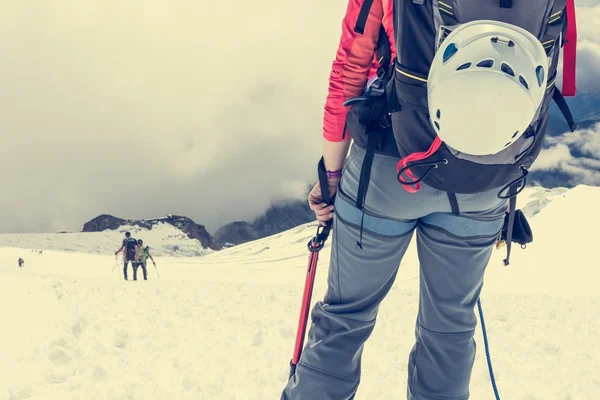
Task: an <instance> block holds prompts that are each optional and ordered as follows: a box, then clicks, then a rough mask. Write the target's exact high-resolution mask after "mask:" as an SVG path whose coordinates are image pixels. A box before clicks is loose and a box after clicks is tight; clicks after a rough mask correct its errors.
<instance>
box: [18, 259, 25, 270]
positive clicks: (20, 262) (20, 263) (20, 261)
mask: <svg viewBox="0 0 600 400" xmlns="http://www.w3.org/2000/svg"><path fill="white" fill-rule="evenodd" d="M24 264H25V260H23V259H22V258H21V257H19V268H21V267H23V265H24Z"/></svg>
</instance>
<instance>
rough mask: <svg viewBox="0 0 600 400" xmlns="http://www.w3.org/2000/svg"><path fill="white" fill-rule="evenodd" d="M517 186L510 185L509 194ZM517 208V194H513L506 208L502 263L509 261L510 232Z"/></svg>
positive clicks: (511, 232) (511, 231) (505, 263)
mask: <svg viewBox="0 0 600 400" xmlns="http://www.w3.org/2000/svg"><path fill="white" fill-rule="evenodd" d="M517 188H518V186H517V185H515V186H512V187H511V188H510V192H509V193H510V194H512V193H514V192H515V191H516V190H517ZM516 209H517V196H516V195H514V196H513V197H511V198H510V200H509V209H508V226H507V227H506V259H505V260H504V265H505V266H506V265H508V264H509V263H510V248H511V244H512V234H513V225H514V223H515V210H516Z"/></svg>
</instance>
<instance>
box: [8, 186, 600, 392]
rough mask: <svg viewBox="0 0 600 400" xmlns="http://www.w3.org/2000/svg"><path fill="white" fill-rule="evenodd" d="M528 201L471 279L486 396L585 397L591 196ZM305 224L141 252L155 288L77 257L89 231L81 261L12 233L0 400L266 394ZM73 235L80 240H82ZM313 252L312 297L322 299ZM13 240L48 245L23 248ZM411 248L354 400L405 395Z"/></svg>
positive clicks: (598, 327)
mask: <svg viewBox="0 0 600 400" xmlns="http://www.w3.org/2000/svg"><path fill="white" fill-rule="evenodd" d="M543 192H544V191H543V189H533V190H528V191H527V195H526V196H523V197H522V198H521V199H520V206H521V207H524V206H525V205H526V204H530V205H532V204H533V203H532V202H538V205H539V207H538V209H536V211H539V212H537V213H536V214H535V216H534V217H533V218H531V219H530V222H531V225H532V229H533V230H534V243H532V244H531V245H529V246H528V248H527V249H526V250H521V249H519V248H518V247H517V248H515V250H514V252H513V257H512V263H511V265H510V266H509V267H504V266H502V259H503V257H504V251H503V250H499V251H495V252H494V255H493V260H492V262H491V264H490V267H489V270H488V273H487V275H486V284H485V288H484V291H483V294H482V303H483V307H484V311H485V316H486V323H487V328H488V334H489V339H490V345H491V354H492V359H493V362H494V368H495V372H496V377H497V383H498V387H499V391H500V395H501V398H502V399H505V400H506V399H511V400H512V399H527V400H533V399H544V400H548V399H550V400H554V399H556V400H566V399H571V400H592V399H597V398H598V394H599V393H600V377H599V376H598V374H597V371H598V369H599V368H600V345H599V344H598V337H600V321H599V318H598V316H600V293H599V291H598V289H597V285H598V277H600V273H599V272H598V269H599V267H600V265H599V263H598V261H597V254H596V253H597V251H596V247H595V244H596V243H595V239H596V237H597V234H596V231H597V228H596V227H597V226H598V225H599V224H600V214H599V213H598V212H596V205H597V204H598V202H599V201H600V188H596V187H585V186H579V187H576V188H574V189H571V190H569V191H563V193H558V192H556V191H554V192H549V193H546V194H545V195H544V194H543ZM549 195H550V196H553V199H552V201H549V202H548V201H546V200H545V199H546V197H547V196H549ZM544 205H545V206H544ZM534 208H535V207H533V206H532V208H531V210H534ZM315 229H316V226H315V225H314V224H306V225H303V226H299V227H297V228H294V229H292V230H290V231H288V232H285V233H282V234H278V235H275V236H272V237H268V238H265V239H261V240H258V241H256V242H251V243H246V244H244V245H240V246H236V247H233V248H230V249H227V250H224V251H221V252H214V253H212V254H208V255H205V256H203V257H191V258H182V257H157V263H158V272H159V273H160V279H159V278H158V276H157V274H156V272H155V270H154V269H153V267H152V266H150V269H149V274H150V275H149V279H150V280H149V281H148V282H144V281H141V282H139V281H138V282H125V281H123V280H122V277H121V275H120V271H119V270H120V268H119V267H118V265H117V264H116V261H115V259H114V257H112V256H111V255H110V253H111V252H108V253H109V255H108V256H103V255H98V254H93V253H98V252H100V249H102V247H101V246H99V245H96V243H97V242H98V241H100V239H99V237H100V235H98V236H94V238H95V239H94V240H90V242H89V244H90V245H91V246H92V247H90V248H89V249H85V250H84V252H73V251H70V252H65V251H59V250H58V249H59V247H60V243H63V244H64V245H69V246H75V244H73V241H66V242H64V241H63V242H61V240H62V239H59V238H58V236H60V235H56V236H55V237H53V236H52V235H37V236H36V235H33V236H29V235H16V236H13V239H10V240H13V241H16V238H17V237H20V238H21V242H19V244H20V245H22V246H21V247H22V248H16V247H3V248H0V310H1V313H0V323H1V326H2V329H0V343H1V345H0V400H22V399H31V400H42V399H43V400H46V399H81V400H84V399H85V400H96V399H97V400H100V399H111V400H112V399H117V400H120V399H144V400H145V399H149V400H154V399H165V400H166V399H169V400H170V399H177V400H179V399H182V400H185V399H207V400H208V399H211V400H212V399H216V400H221V399H222V400H242V399H244V400H259V399H260V400H263V399H264V400H270V399H279V396H280V393H281V390H282V388H283V386H284V385H285V382H286V380H287V375H288V372H289V360H290V357H291V354H292V348H293V345H294V340H295V331H296V327H297V322H298V311H299V306H300V300H301V295H302V288H303V283H304V275H305V272H306V263H307V260H308V258H307V251H306V243H307V242H308V241H309V239H310V238H311V237H312V236H313V234H314V232H315ZM105 234H108V233H105ZM74 235H75V234H74ZM85 235H86V236H82V237H80V240H81V242H78V243H82V246H83V242H84V241H85V242H86V243H88V241H87V239H86V238H87V237H88V236H87V235H95V234H85ZM24 236H27V240H28V242H27V245H26V244H25V243H24V240H25V239H24V238H23V237H24ZM90 237H91V236H90ZM115 239H116V240H117V242H118V239H119V237H118V234H116V237H115ZM2 240H3V242H2V243H7V241H8V240H9V239H6V238H4V239H2ZM36 240H38V241H39V242H36ZM111 240H112V239H111ZM157 241H158V242H159V240H157ZM107 243H108V240H107ZM111 243H112V242H111ZM329 243H330V242H328V245H327V246H326V248H325V249H324V250H323V251H322V255H321V261H320V263H319V267H318V270H317V279H316V283H315V291H314V295H313V303H314V301H316V300H318V299H322V297H323V295H324V293H325V287H326V275H327V267H328V265H327V264H328V263H327V261H328V257H329V254H330V248H329ZM29 245H31V246H32V247H34V248H38V249H40V248H44V246H48V247H49V246H54V247H53V248H54V250H45V251H44V252H43V254H39V253H31V252H30V251H29V250H28V249H27V246H29ZM13 246H14V245H13ZM107 246H108V245H107ZM113 247H114V245H113ZM82 249H83V248H82ZM107 249H108V248H107ZM110 250H112V247H110ZM415 250H416V249H415V247H414V246H413V247H412V248H411V249H410V250H409V252H408V253H407V255H406V257H405V259H404V260H403V262H402V265H401V270H400V273H399V275H398V278H397V280H396V283H395V285H394V288H393V289H392V291H391V292H390V294H389V295H388V297H387V298H386V300H385V301H384V303H383V304H382V306H381V311H380V314H379V318H378V322H377V327H376V328H375V331H374V333H373V335H372V336H371V338H370V339H369V341H368V342H367V345H366V349H365V354H364V358H363V376H362V383H361V386H360V388H359V392H358V394H357V396H356V399H357V400H365V399H366V400H373V399H375V400H377V399H386V400H387V399H389V400H401V399H404V398H405V392H406V374H407V366H406V365H407V359H408V352H409V350H410V348H411V347H412V344H413V334H414V329H413V326H414V318H415V315H416V310H417V306H418V291H417V284H418V264H417V259H416V251H415ZM112 252H114V250H112ZM90 253H92V254H90ZM20 256H21V257H23V258H24V259H25V266H24V267H23V268H21V269H19V268H18V267H17V259H18V257H20ZM476 339H477V344H478V354H477V358H476V364H475V368H474V371H473V377H472V384H471V398H472V399H474V400H486V399H492V398H493V393H492V389H491V386H490V383H489V376H488V371H487V365H486V362H485V355H484V351H483V341H482V339H481V331H480V330H479V329H478V331H477V333H476ZM315 399H316V400H318V397H315Z"/></svg>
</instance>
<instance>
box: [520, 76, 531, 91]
mask: <svg viewBox="0 0 600 400" xmlns="http://www.w3.org/2000/svg"><path fill="white" fill-rule="evenodd" d="M519 82H521V85H523V86H524V87H525V89H529V85H528V84H527V81H526V80H525V78H523V75H519Z"/></svg>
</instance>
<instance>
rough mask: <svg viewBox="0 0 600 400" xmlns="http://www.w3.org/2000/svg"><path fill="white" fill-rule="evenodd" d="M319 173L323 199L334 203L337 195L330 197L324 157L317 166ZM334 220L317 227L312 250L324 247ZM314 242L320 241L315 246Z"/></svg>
mask: <svg viewBox="0 0 600 400" xmlns="http://www.w3.org/2000/svg"><path fill="white" fill-rule="evenodd" d="M317 173H318V176H319V184H320V186H321V199H322V200H323V202H324V203H327V204H333V201H334V198H335V195H334V196H333V197H332V198H329V184H328V183H327V170H326V169H325V161H324V160H323V157H321V160H319V165H318V166H317ZM332 222H333V220H329V221H327V225H325V227H321V226H319V228H317V235H316V236H315V237H314V238H313V240H311V242H309V244H308V248H309V250H311V251H319V250H321V249H322V248H323V245H324V244H325V241H326V240H327V238H328V237H329V232H330V231H331V225H332ZM312 242H315V243H318V246H314V245H313V244H312Z"/></svg>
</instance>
